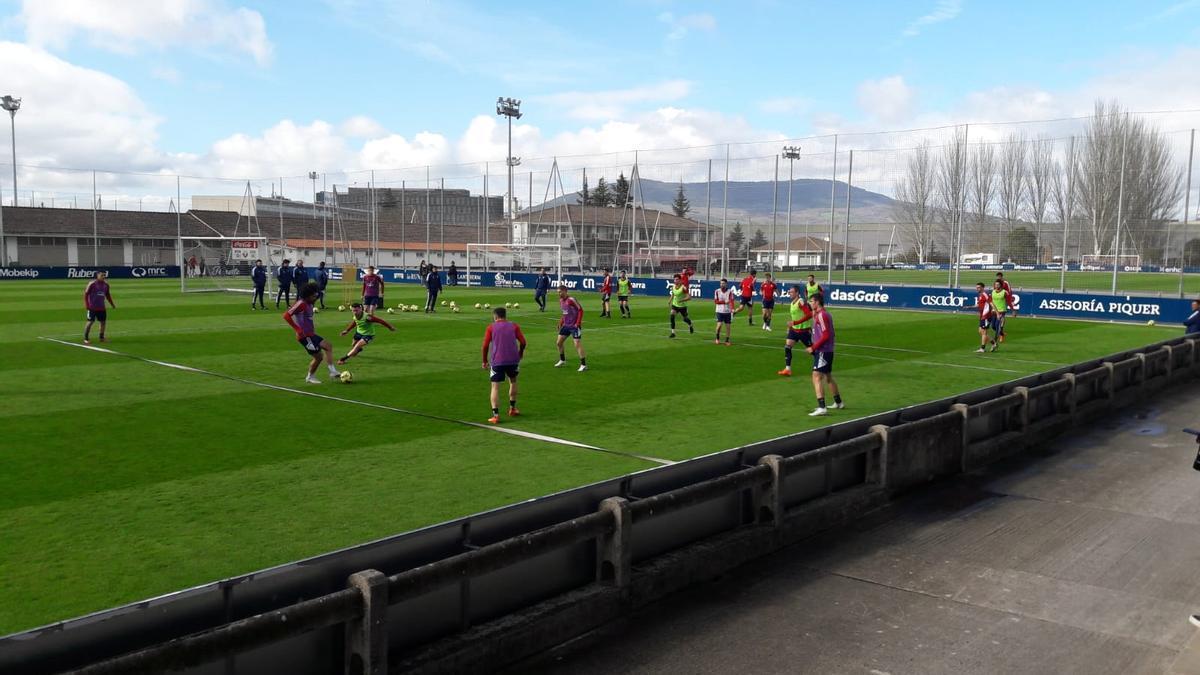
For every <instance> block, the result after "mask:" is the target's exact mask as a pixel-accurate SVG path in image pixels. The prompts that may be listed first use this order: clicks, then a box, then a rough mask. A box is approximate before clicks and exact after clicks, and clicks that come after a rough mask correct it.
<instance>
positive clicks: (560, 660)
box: [522, 386, 1200, 675]
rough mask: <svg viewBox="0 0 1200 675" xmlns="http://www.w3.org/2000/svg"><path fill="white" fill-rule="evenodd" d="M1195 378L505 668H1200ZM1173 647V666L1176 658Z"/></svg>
mask: <svg viewBox="0 0 1200 675" xmlns="http://www.w3.org/2000/svg"><path fill="white" fill-rule="evenodd" d="M1185 426H1191V427H1197V426H1200V386H1191V387H1189V388H1187V389H1176V390H1174V391H1173V392H1171V393H1169V394H1167V395H1166V396H1165V397H1162V398H1159V399H1157V400H1156V401H1154V402H1153V404H1152V405H1151V406H1147V407H1144V408H1139V409H1131V410H1129V412H1128V413H1127V414H1126V415H1125V416H1123V417H1120V418H1114V419H1111V420H1109V421H1107V422H1105V423H1101V424H1097V425H1095V426H1094V427H1093V428H1092V429H1090V430H1089V431H1087V432H1084V433H1079V434H1076V435H1075V436H1073V437H1070V438H1063V439H1060V440H1059V441H1056V442H1055V444H1054V445H1053V447H1050V448H1047V449H1045V450H1044V451H1041V452H1038V453H1036V454H1035V455H1029V456H1026V457H1024V458H1020V459H1017V460H1013V461H1009V462H1005V463H1003V464H1002V465H999V466H996V467H993V468H991V469H989V470H988V471H987V473H986V474H981V475H972V476H967V477H963V478H961V479H959V480H957V481H954V482H953V483H950V484H947V485H945V486H943V487H941V488H937V489H935V490H933V491H928V492H924V493H921V494H918V495H915V496H913V497H910V498H908V499H906V500H903V501H901V502H899V503H896V504H894V505H892V506H889V507H887V508H885V509H883V510H881V511H879V512H876V513H874V514H871V515H869V516H867V517H866V518H864V519H862V520H860V521H858V522H856V523H854V524H852V525H851V526H849V527H847V528H843V529H841V530H840V531H837V532H833V533H828V534H825V535H821V536H819V537H816V538H814V539H812V540H809V541H807V542H804V543H801V544H798V545H796V546H793V547H790V548H788V549H786V550H784V551H781V552H780V553H777V554H775V555H773V556H770V557H769V558H766V559H763V560H761V561H758V562H755V563H752V564H750V565H747V566H744V567H742V568H740V569H738V570H736V571H735V572H734V573H732V574H730V575H728V576H727V577H725V578H724V579H721V580H719V581H716V582H714V583H711V584H707V585H705V586H702V587H698V588H695V589H692V590H689V591H687V592H685V593H682V594H680V595H677V596H673V597H671V598H669V599H667V600H666V601H663V602H661V603H658V604H656V605H654V606H652V607H650V608H648V609H646V610H644V611H643V612H641V613H640V614H638V615H635V616H634V617H632V618H630V619H628V620H626V621H624V622H623V623H622V624H621V625H618V626H613V627H611V628H610V629H607V630H605V631H603V632H601V633H598V634H595V635H592V636H589V637H587V638H584V639H582V640H581V641H579V642H578V643H577V644H576V645H574V647H573V648H569V649H567V650H563V653H564V654H565V655H562V656H556V655H550V656H548V657H546V659H545V660H543V661H542V662H541V663H540V664H536V665H534V664H526V666H525V667H523V668H522V670H523V672H529V671H530V670H542V671H549V672H562V673H572V674H574V675H590V674H597V675H598V674H601V673H605V674H608V673H647V674H657V673H662V674H666V673H671V674H675V673H743V674H746V675H750V674H755V675H757V674H759V673H823V674H824V673H869V674H873V675H883V674H890V675H900V674H901V673H921V674H933V673H947V674H949V673H955V674H959V673H1088V674H1089V675H1099V674H1104V673H1112V674H1113V675H1116V674H1122V675H1124V674H1126V673H1163V672H1181V673H1182V672H1197V671H1200V658H1195V659H1194V660H1190V661H1189V658H1191V657H1194V656H1195V654H1192V655H1189V654H1188V653H1187V651H1188V650H1185V646H1186V645H1187V644H1188V643H1189V641H1191V643H1192V646H1191V649H1192V650H1197V651H1200V639H1193V636H1194V634H1195V629H1194V628H1193V627H1192V626H1191V625H1190V624H1189V623H1188V621H1187V617H1188V615H1189V614H1191V613H1192V612H1197V611H1200V473H1197V472H1195V471H1193V470H1192V468H1191V466H1192V460H1193V459H1194V458H1195V453H1196V443H1195V441H1194V440H1193V439H1192V437H1190V436H1188V435H1185V434H1183V433H1181V432H1180V429H1181V428H1183V427H1185ZM1181 652H1182V655H1181Z"/></svg>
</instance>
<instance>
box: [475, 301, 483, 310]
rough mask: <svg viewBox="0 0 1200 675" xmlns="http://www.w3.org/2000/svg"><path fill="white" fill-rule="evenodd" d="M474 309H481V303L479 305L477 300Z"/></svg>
mask: <svg viewBox="0 0 1200 675" xmlns="http://www.w3.org/2000/svg"><path fill="white" fill-rule="evenodd" d="M475 309H483V305H481V304H479V303H478V302H477V303H475Z"/></svg>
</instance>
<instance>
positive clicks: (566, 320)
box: [554, 286, 588, 373]
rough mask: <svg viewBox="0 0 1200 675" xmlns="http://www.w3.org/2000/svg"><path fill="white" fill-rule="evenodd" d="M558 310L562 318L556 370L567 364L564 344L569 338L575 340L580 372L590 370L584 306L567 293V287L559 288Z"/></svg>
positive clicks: (559, 328)
mask: <svg viewBox="0 0 1200 675" xmlns="http://www.w3.org/2000/svg"><path fill="white" fill-rule="evenodd" d="M558 309H559V311H561V312H562V316H561V317H559V319H558V342H557V345H558V363H556V364H554V367H555V368H562V367H563V364H565V363H566V362H567V354H566V352H564V351H563V343H565V342H566V341H567V338H568V337H569V338H571V339H573V340H575V353H576V354H578V355H579V372H581V373H582V372H583V371H585V370H587V369H588V367H587V354H585V353H584V352H583V306H581V305H580V304H579V301H577V300H576V299H575V298H572V297H571V296H570V294H569V293H568V292H567V287H566V286H559V287H558Z"/></svg>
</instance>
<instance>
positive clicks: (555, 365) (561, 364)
mask: <svg viewBox="0 0 1200 675" xmlns="http://www.w3.org/2000/svg"><path fill="white" fill-rule="evenodd" d="M565 363H566V361H562V360H560V361H559V362H558V363H556V364H554V367H555V368H562V367H563V365H564V364H565Z"/></svg>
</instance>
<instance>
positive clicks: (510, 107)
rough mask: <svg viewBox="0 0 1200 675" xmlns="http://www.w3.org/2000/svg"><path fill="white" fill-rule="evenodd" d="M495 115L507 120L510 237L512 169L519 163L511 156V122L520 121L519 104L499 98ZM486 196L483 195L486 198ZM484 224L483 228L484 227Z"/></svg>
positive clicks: (508, 99)
mask: <svg viewBox="0 0 1200 675" xmlns="http://www.w3.org/2000/svg"><path fill="white" fill-rule="evenodd" d="M496 114H497V115H503V116H505V117H507V118H508V157H507V158H505V160H504V163H505V164H507V165H508V195H507V197H506V198H505V201H506V202H507V211H508V233H509V236H510V237H511V236H512V226H513V224H512V221H513V168H514V167H516V166H517V165H518V164H520V163H521V158H520V157H513V154H512V121H513V118H514V117H515V118H517V119H521V102H520V101H518V100H516V99H512V98H504V97H500V98H498V99H496ZM486 196H487V195H484V197H485V198H486ZM486 226H487V225H486V223H485V224H484V227H486Z"/></svg>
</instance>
